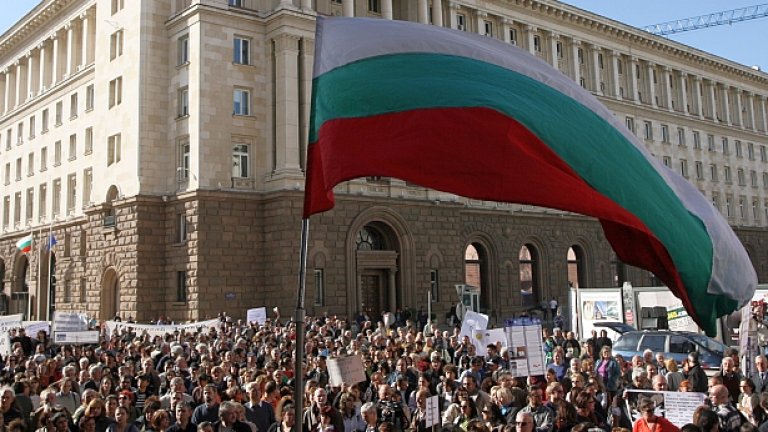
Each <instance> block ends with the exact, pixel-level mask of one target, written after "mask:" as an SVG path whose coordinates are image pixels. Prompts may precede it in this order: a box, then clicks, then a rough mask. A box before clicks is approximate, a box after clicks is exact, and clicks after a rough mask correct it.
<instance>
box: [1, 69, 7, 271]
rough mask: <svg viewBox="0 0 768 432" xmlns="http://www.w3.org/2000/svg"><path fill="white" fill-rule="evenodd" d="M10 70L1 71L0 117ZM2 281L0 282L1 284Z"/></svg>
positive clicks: (2, 111)
mask: <svg viewBox="0 0 768 432" xmlns="http://www.w3.org/2000/svg"><path fill="white" fill-rule="evenodd" d="M7 85H8V70H7V69H3V70H2V71H0V115H2V114H5V107H6V106H7V104H6V100H5V97H6V95H7V94H8V89H7V88H6V86H7ZM1 282H2V281H0V283H1Z"/></svg>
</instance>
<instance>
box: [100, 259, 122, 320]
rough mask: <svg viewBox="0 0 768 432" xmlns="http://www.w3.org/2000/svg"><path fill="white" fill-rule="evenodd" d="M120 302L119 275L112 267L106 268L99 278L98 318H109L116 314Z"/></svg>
mask: <svg viewBox="0 0 768 432" xmlns="http://www.w3.org/2000/svg"><path fill="white" fill-rule="evenodd" d="M119 303H120V277H119V276H118V274H117V272H116V271H115V269H113V268H109V269H107V271H106V272H104V276H102V278H101V307H100V308H99V319H102V320H111V319H112V318H114V317H115V315H117V312H118V310H119V307H118V305H119Z"/></svg>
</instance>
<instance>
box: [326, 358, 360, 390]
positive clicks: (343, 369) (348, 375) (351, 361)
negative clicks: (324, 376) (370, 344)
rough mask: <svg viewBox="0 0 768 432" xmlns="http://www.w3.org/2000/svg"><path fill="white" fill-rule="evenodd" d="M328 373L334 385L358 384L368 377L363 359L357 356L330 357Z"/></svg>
mask: <svg viewBox="0 0 768 432" xmlns="http://www.w3.org/2000/svg"><path fill="white" fill-rule="evenodd" d="M328 375H329V378H330V379H329V381H330V384H331V385H332V386H340V385H341V384H343V383H347V385H352V384H357V383H359V382H363V381H365V379H366V377H365V371H364V370H363V361H362V360H360V357H357V356H352V357H339V358H335V359H328Z"/></svg>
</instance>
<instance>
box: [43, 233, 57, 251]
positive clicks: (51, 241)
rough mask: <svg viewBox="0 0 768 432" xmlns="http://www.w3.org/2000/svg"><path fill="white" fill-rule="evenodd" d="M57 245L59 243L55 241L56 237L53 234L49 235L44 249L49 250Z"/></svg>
mask: <svg viewBox="0 0 768 432" xmlns="http://www.w3.org/2000/svg"><path fill="white" fill-rule="evenodd" d="M58 243H59V242H57V241H56V235H55V234H54V233H51V235H50V237H48V244H46V245H45V247H46V249H48V250H51V249H53V247H54V246H56V245H57V244H58Z"/></svg>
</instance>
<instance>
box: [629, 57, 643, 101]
mask: <svg viewBox="0 0 768 432" xmlns="http://www.w3.org/2000/svg"><path fill="white" fill-rule="evenodd" d="M637 68H638V66H637V57H634V56H630V57H629V66H628V67H627V69H629V71H628V72H629V85H630V87H632V88H631V89H630V91H631V92H632V98H631V100H632V102H634V103H635V104H639V103H640V95H638V93H640V88H639V83H638V81H637V71H638V69H637Z"/></svg>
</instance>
